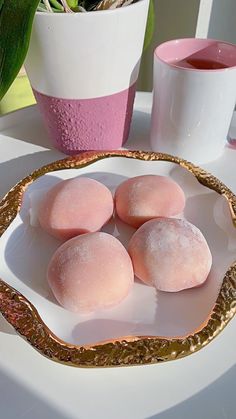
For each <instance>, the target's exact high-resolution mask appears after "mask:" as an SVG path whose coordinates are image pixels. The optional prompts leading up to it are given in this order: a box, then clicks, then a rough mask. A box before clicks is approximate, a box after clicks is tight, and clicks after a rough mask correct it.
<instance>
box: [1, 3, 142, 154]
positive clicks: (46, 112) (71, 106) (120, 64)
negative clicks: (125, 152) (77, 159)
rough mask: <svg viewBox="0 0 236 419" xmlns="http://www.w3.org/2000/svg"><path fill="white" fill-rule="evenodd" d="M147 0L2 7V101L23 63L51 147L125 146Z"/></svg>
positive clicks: (75, 149)
mask: <svg viewBox="0 0 236 419" xmlns="http://www.w3.org/2000/svg"><path fill="white" fill-rule="evenodd" d="M148 7H149V0H99V1H98V0H83V1H82V0H81V1H80V0H41V1H39V0H24V1H22V0H0V25H1V26H0V31H1V37H0V51H2V52H3V53H2V58H1V57H0V60H1V63H0V99H1V97H3V95H4V94H5V93H6V91H7V89H8V88H9V86H10V85H11V83H12V82H13V80H14V79H15V77H16V75H17V73H18V71H19V69H20V67H21V65H22V63H23V61H24V59H25V56H26V54H27V56H26V60H25V67H26V71H27V74H28V77H29V79H30V82H31V86H32V88H33V91H34V94H35V97H36V99H37V102H38V105H39V108H40V111H41V113H42V115H43V119H44V122H45V125H46V127H47V129H48V131H49V135H50V137H51V139H52V141H53V143H54V145H55V146H56V147H57V148H59V149H60V150H62V151H63V152H65V153H67V154H73V153H76V152H78V151H79V150H88V149H96V150H99V149H100V150H101V149H116V148H119V147H120V146H121V145H122V144H123V143H124V142H125V141H126V140H127V138H128V134H129V127H130V121H131V115H132V110H133V101H134V96H135V83H136V80H137V77H138V71H139V64H140V59H141V55H142V48H143V41H144V35H145V28H146V20H147V14H148Z"/></svg>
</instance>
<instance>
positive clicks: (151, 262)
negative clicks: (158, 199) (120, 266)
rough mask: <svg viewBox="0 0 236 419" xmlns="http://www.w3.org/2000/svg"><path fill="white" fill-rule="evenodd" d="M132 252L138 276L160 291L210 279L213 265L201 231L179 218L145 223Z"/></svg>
mask: <svg viewBox="0 0 236 419" xmlns="http://www.w3.org/2000/svg"><path fill="white" fill-rule="evenodd" d="M128 251H129V254H130V256H131V259H132V262H133V266H134V273H135V275H136V276H137V277H138V278H140V279H141V280H142V281H143V282H145V283H146V284H148V285H152V286H154V287H156V289H157V290H160V291H168V292H177V291H181V290H184V289H187V288H192V287H197V286H199V285H201V284H202V283H203V282H204V281H205V280H206V279H207V276H208V274H209V272H210V269H211V265H212V256H211V252H210V249H209V247H208V244H207V242H206V240H205V238H204V236H203V234H202V233H201V231H200V230H199V229H198V228H197V227H196V226H194V225H193V224H191V223H189V222H188V221H186V220H180V219H175V218H159V219H156V220H151V221H148V222H147V223H145V224H143V225H142V226H141V227H140V228H139V229H138V230H137V231H136V232H135V233H134V235H133V237H132V238H131V240H130V243H129V248H128Z"/></svg>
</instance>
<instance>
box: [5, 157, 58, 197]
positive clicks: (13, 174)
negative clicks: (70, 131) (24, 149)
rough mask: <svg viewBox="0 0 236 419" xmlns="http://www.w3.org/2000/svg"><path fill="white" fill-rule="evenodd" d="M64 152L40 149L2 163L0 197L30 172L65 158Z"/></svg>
mask: <svg viewBox="0 0 236 419" xmlns="http://www.w3.org/2000/svg"><path fill="white" fill-rule="evenodd" d="M64 157H65V155H64V154H62V153H60V152H59V151H56V150H51V151H50V150H48V151H39V152H37V153H32V154H27V155H25V156H19V157H17V158H15V159H12V160H8V161H5V162H3V163H0V197H2V196H3V195H5V194H6V193H7V192H8V191H9V189H10V188H11V187H12V186H14V185H15V184H16V183H17V182H18V181H20V180H21V179H23V178H24V177H25V176H27V175H28V174H29V173H31V172H33V171H34V170H36V169H38V168H40V167H42V166H44V165H45V164H48V163H51V162H53V161H55V160H59V159H63V158H64Z"/></svg>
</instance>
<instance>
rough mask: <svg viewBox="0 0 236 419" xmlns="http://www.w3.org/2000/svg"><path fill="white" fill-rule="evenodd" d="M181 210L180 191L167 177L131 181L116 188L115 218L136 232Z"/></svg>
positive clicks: (139, 178)
mask: <svg viewBox="0 0 236 419" xmlns="http://www.w3.org/2000/svg"><path fill="white" fill-rule="evenodd" d="M184 206H185V196H184V192H183V190H182V189H181V188H180V186H179V185H178V184H177V183H176V182H174V181H173V180H172V179H170V178H168V177H166V176H158V175H145V176H137V177H133V178H130V179H128V180H126V181H125V182H123V183H122V184H121V185H119V186H118V188H117V190H116V194H115V207H116V212H117V215H118V217H119V218H120V219H121V220H122V221H124V222H125V223H127V224H129V225H131V226H133V227H135V228H137V227H140V226H141V225H142V224H143V223H145V222H146V221H148V220H151V219H153V218H157V217H170V216H174V215H178V214H180V213H181V212H182V211H183V209H184Z"/></svg>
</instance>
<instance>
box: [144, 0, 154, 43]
mask: <svg viewBox="0 0 236 419" xmlns="http://www.w3.org/2000/svg"><path fill="white" fill-rule="evenodd" d="M154 29H155V9H154V2H153V0H151V1H150V5H149V11H148V18H147V28H146V34H145V40H144V48H143V49H144V50H145V49H147V47H148V46H149V44H150V42H151V40H152V37H153V34H154Z"/></svg>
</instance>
